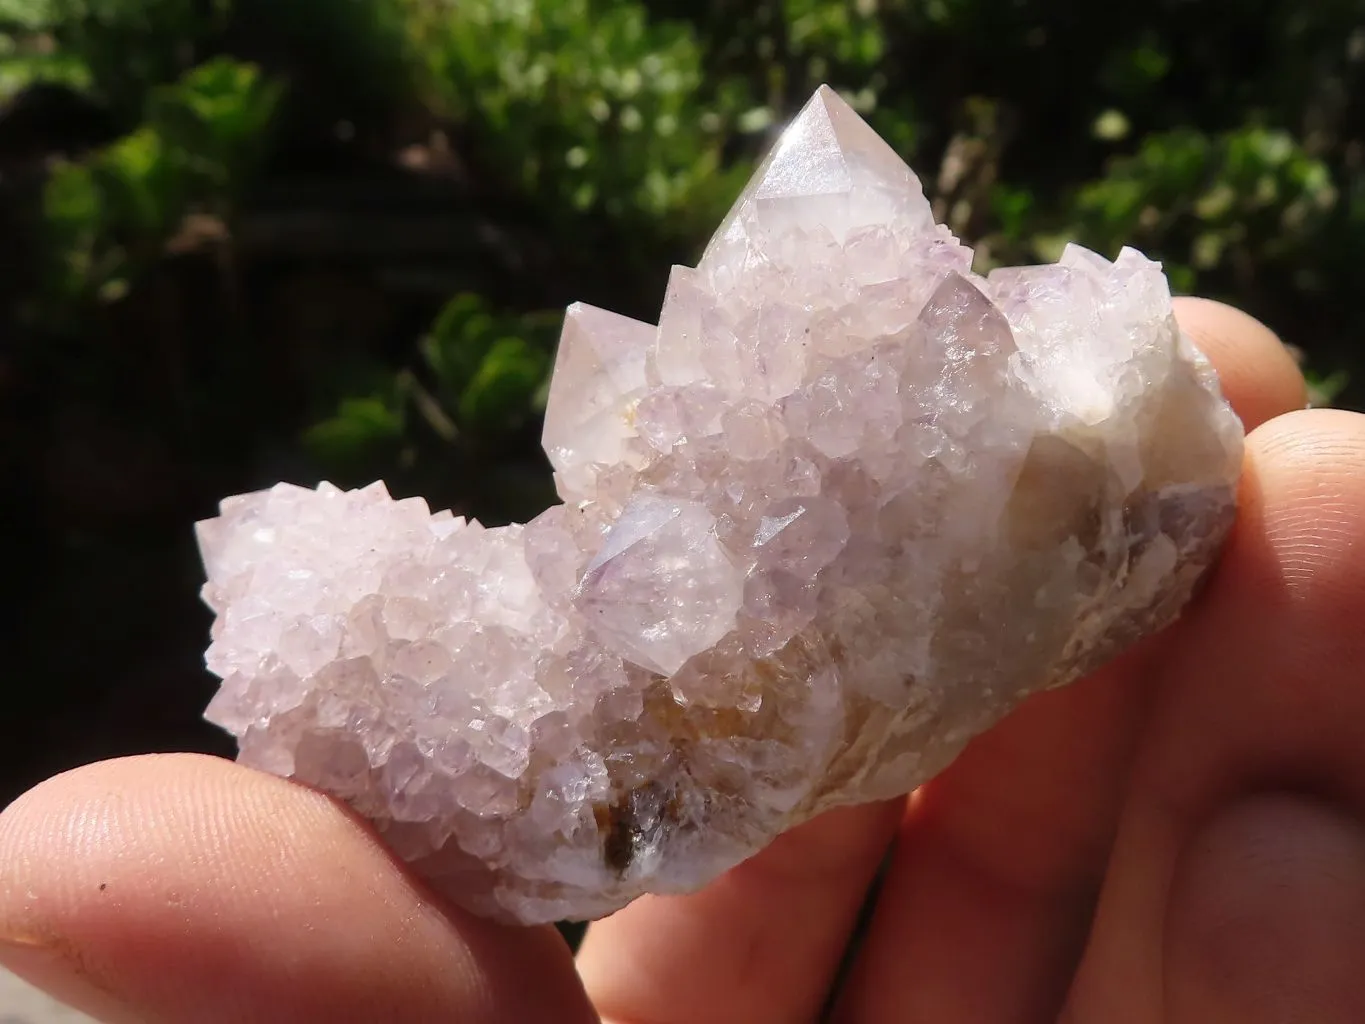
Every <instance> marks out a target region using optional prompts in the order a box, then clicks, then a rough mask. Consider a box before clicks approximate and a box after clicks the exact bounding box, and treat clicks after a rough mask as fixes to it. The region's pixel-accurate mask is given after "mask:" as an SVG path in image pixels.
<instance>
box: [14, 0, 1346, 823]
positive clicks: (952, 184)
mask: <svg viewBox="0 0 1365 1024" xmlns="http://www.w3.org/2000/svg"><path fill="white" fill-rule="evenodd" d="M1362 75H1365V2H1361V0H1317V2H1316V3H1313V4H1303V3H1297V2H1292V0H1243V2H1241V3H1238V4H1227V3H1217V2H1214V0H1149V2H1148V3H1144V4H1140V5H1134V4H1094V3H1092V2H1090V0H850V2H840V0H0V239H3V245H0V332H2V333H0V526H3V529H0V543H3V544H4V545H5V547H6V550H5V552H4V569H3V571H0V600H3V601H4V602H5V605H6V609H7V610H6V612H5V614H3V615H0V631H2V632H3V635H0V644H3V648H2V649H3V650H4V651H5V653H6V659H5V662H6V679H5V682H4V687H5V699H6V704H5V710H4V712H3V713H0V733H2V734H0V751H3V753H0V759H3V763H0V801H2V800H4V799H5V798H7V797H8V796H10V795H12V794H13V793H14V792H17V791H18V789H19V788H20V787H22V786H23V785H25V784H27V783H29V782H31V781H33V780H34V779H36V778H37V777H39V776H41V775H43V774H46V773H49V772H51V771H54V770H57V769H59V768H62V767H65V766H68V765H70V764H73V763H76V762H78V761H82V760H87V759H90V758H94V757H99V756H107V755H111V754H116V753H122V752H127V751H134V750H146V749H160V748H174V747H195V748H200V749H211V750H225V749H226V744H225V743H224V742H223V740H222V739H221V738H220V737H218V736H217V735H216V734H215V733H214V732H213V731H212V730H210V729H208V728H207V727H205V726H202V725H201V724H200V723H199V720H198V716H199V712H200V710H201V709H202V707H203V705H204V703H205V702H206V700H207V697H208V695H209V693H210V692H211V688H212V682H211V680H209V679H208V678H207V677H206V676H205V674H204V672H203V670H202V668H201V666H200V655H201V651H202V647H203V644H204V638H205V630H206V627H207V616H206V614H205V613H204V612H203V610H202V609H200V608H199V607H198V605H197V602H196V600H195V596H194V595H195V590H196V588H197V586H198V583H199V568H198V563H197V559H196V556H195V553H194V549H193V540H192V535H191V529H190V527H191V523H192V522H193V521H194V520H195V519H197V518H201V517H204V516H207V515H209V514H211V513H212V511H213V508H214V504H215V502H216V501H217V499H218V498H220V497H222V496H223V495H226V494H229V493H236V492H239V491H242V490H246V489H249V488H253V487H256V486H263V485H267V484H269V483H272V482H274V481H275V480H277V479H281V478H288V479H293V480H297V481H299V482H313V481H315V480H317V479H318V478H319V477H322V476H327V477H330V478H331V479H333V480H335V481H336V482H337V483H340V484H345V485H355V484H359V483H362V482H366V481H368V480H370V479H372V478H374V477H380V476H382V477H385V478H387V479H388V480H389V481H390V483H391V485H392V486H393V489H394V490H396V491H401V492H408V493H411V492H421V493H423V494H426V495H427V496H429V497H430V498H431V499H432V500H433V501H434V502H436V503H439V504H445V505H453V506H455V507H457V508H458V509H460V510H461V511H464V512H469V513H472V514H475V515H479V516H481V517H485V518H487V519H490V520H499V519H506V518H510V517H520V516H523V515H525V514H527V513H528V512H534V511H536V510H538V509H539V508H540V507H541V506H542V505H543V504H544V503H545V502H546V501H547V500H548V497H549V493H550V491H549V486H548V473H547V470H546V467H545V465H544V464H543V461H542V458H541V456H540V454H539V451H538V447H537V441H538V427H539V424H538V416H539V412H540V406H541V403H542V401H543V395H544V384H545V377H546V373H547V370H548V367H549V365H550V360H551V357H552V353H553V345H554V341H555V336H556V332H557V326H558V317H559V314H560V311H561V310H562V308H563V306H564V305H565V304H566V303H568V302H570V301H573V300H575V299H584V300H587V301H591V302H594V303H597V304H601V305H605V306H608V307H611V308H615V309H619V310H621V311H623V312H627V313H632V314H635V315H638V316H641V317H646V318H652V317H653V315H654V313H655V312H656V311H657V307H658V303H659V300H660V297H661V295H662V286H663V282H664V279H665V276H666V272H667V268H668V267H669V265H670V264H671V263H675V262H686V261H690V260H691V259H693V258H694V257H695V256H696V255H697V253H698V252H699V249H700V246H701V244H702V242H703V241H704V239H705V237H706V235H707V234H708V232H709V230H710V228H711V227H712V226H713V225H714V224H715V223H716V221H717V219H718V218H719V217H720V215H721V214H722V213H723V211H724V209H725V207H726V206H727V205H728V203H729V201H730V199H731V198H732V196H733V195H734V193H735V192H736V190H737V189H738V188H739V186H740V184H741V183H742V181H743V180H744V178H745V177H746V176H747V174H748V172H749V171H750V170H751V169H752V165H753V161H754V158H755V156H756V155H757V154H758V153H759V152H760V151H761V150H762V148H763V147H764V145H765V144H766V143H767V142H768V141H769V140H770V138H771V135H772V132H773V131H774V130H775V129H776V128H777V127H778V126H780V125H781V123H782V122H783V121H784V119H786V118H787V117H788V116H789V115H790V114H791V113H792V112H794V110H795V109H796V108H797V107H798V106H799V105H800V104H801V103H802V102H803V101H804V100H805V99H806V98H807V97H808V96H809V94H810V93H811V91H812V90H813V88H814V87H815V86H816V85H817V84H818V83H820V82H822V81H827V82H829V83H831V84H833V85H835V86H836V87H838V88H840V89H841V90H844V91H845V92H846V94H847V95H849V96H850V97H851V98H852V99H853V100H854V102H855V104H856V105H857V106H858V107H859V108H860V109H861V110H862V111H864V112H865V113H866V115H867V116H868V117H869V118H870V119H871V120H872V121H873V123H874V124H875V125H876V126H877V128H878V129H879V130H880V131H881V132H882V133H883V134H884V135H885V136H886V137H887V138H888V139H890V140H892V141H893V142H894V144H895V145H896V146H897V147H898V148H899V149H900V150H901V151H902V152H903V153H904V154H905V155H906V156H907V157H908V158H909V159H910V160H911V162H912V163H913V165H914V166H915V167H916V168H918V170H919V171H920V173H921V175H922V176H923V177H924V179H925V183H926V187H927V188H928V189H929V191H930V192H931V194H932V196H933V198H934V201H935V203H936V205H937V208H938V210H939V212H940V213H941V215H942V216H943V217H945V218H947V220H948V221H949V222H950V223H951V224H952V225H953V226H954V228H956V229H957V230H958V231H959V232H960V233H963V234H965V235H966V236H967V237H968V238H969V239H970V240H973V241H975V242H976V244H977V245H978V246H979V252H980V255H981V259H982V261H983V263H991V262H1018V261H1038V260H1046V259H1051V258H1053V257H1054V256H1055V255H1056V253H1057V252H1058V251H1059V249H1060V247H1061V245H1062V244H1063V243H1064V242H1065V241H1066V240H1068V239H1071V238H1076V239H1079V240H1081V241H1083V242H1084V243H1086V244H1088V245H1090V246H1092V247H1094V248H1097V249H1099V250H1100V251H1102V252H1107V253H1110V254H1112V253H1113V252H1114V251H1116V250H1117V248H1118V247H1119V246H1120V245H1121V244H1123V243H1125V242H1131V243H1133V244H1136V245H1138V246H1140V247H1142V248H1143V249H1145V250H1146V251H1148V252H1149V253H1150V254H1152V255H1154V256H1157V257H1159V258H1162V259H1164V260H1165V261H1166V263H1167V266H1168V268H1169V270H1170V272H1171V275H1172V278H1173V279H1174V281H1175V283H1176V284H1177V286H1178V287H1179V288H1180V289H1183V290H1187V291H1198V292H1202V293H1205V294H1209V295H1213V296H1217V297H1222V298H1226V299H1229V300H1231V301H1233V302H1235V303H1238V304H1240V305H1242V306H1244V307H1245V308H1247V309H1249V310H1250V311H1251V312H1253V313H1255V314H1257V315H1259V316H1261V317H1262V318H1264V319H1265V320H1266V321H1267V322H1269V323H1270V324H1271V325H1272V326H1274V327H1275V328H1276V329H1278V330H1279V331H1280V332H1281V333H1282V335H1283V336H1284V337H1285V338H1286V339H1288V340H1291V341H1293V342H1295V343H1297V344H1298V345H1300V346H1302V348H1303V349H1304V350H1306V352H1307V354H1308V356H1307V358H1308V365H1309V368H1310V370H1311V371H1312V373H1313V375H1314V380H1315V385H1316V388H1317V392H1318V397H1319V400H1321V401H1328V400H1331V399H1333V398H1335V399H1336V400H1337V401H1339V402H1342V403H1345V404H1348V405H1357V406H1358V405H1360V404H1361V402H1362V400H1363V399H1365V391H1362V389H1361V388H1360V386H1359V384H1358V382H1359V381H1360V379H1361V378H1359V377H1358V376H1353V371H1355V370H1357V369H1358V368H1360V366H1361V362H1362V356H1361V349H1360V346H1359V342H1358V340H1357V339H1358V338H1360V336H1361V330H1362V327H1365V303H1362V302H1361V300H1360V296H1361V294H1362V285H1365V280H1362V271H1361V268H1362V267H1363V266H1365V109H1363V108H1362V99H1363V98H1365V91H1362V88H1361V86H1362V84H1365V82H1363V81H1362Z"/></svg>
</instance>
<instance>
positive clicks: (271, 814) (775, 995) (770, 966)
mask: <svg viewBox="0 0 1365 1024" xmlns="http://www.w3.org/2000/svg"><path fill="white" fill-rule="evenodd" d="M1178 315H1179V317H1180V319H1181V321H1182V323H1183V324H1184V325H1185V327H1186V329H1187V330H1188V331H1189V332H1190V334H1191V335H1192V336H1193V337H1194V338H1195V340H1196V342H1197V343H1198V344H1200V346H1201V347H1202V348H1203V349H1204V350H1205V351H1206V352H1207V353H1208V354H1209V356H1210V357H1211V358H1212V359H1213V360H1214V362H1215V364H1216V365H1217V367H1218V369H1219V372H1220V376H1221V377H1222V380H1223V384H1224V389H1225V391H1226V392H1227V394H1228V395H1229V397H1230V398H1231V400H1232V402H1233V404H1234V405H1235V406H1236V407H1237V410H1238V412H1239V414H1240V415H1241V416H1242V418H1243V420H1244V421H1245V422H1246V424H1247V426H1248V429H1250V428H1253V427H1255V428H1257V429H1255V430H1254V432H1253V433H1252V434H1251V436H1250V439H1249V442H1248V452H1247V468H1246V474H1245V480H1244V483H1243V492H1242V508H1241V513H1240V517H1239V521H1238V524H1237V527H1236V529H1235V532H1234V535H1233V538H1232V540H1231V542H1230V544H1229V547H1228V549H1227V552H1226V554H1225V556H1224V559H1223V561H1222V563H1221V565H1220V567H1219V569H1218V571H1217V574H1216V576H1215V577H1214V579H1213V581H1212V582H1211V585H1210V586H1209V588H1208V589H1207V591H1206V592H1205V593H1204V594H1203V595H1202V597H1201V598H1200V599H1199V600H1198V602H1197V603H1196V604H1195V605H1194V606H1193V607H1192V608H1191V610H1190V611H1189V613H1188V614H1187V616H1186V617H1185V618H1184V619H1183V620H1182V621H1181V622H1180V623H1179V624H1177V625H1176V626H1175V627H1174V628H1172V629H1170V630H1168V631H1167V632H1165V633H1164V634H1162V635H1161V636H1159V637H1155V638H1153V639H1151V640H1150V641H1148V642H1146V643H1144V644H1143V645H1140V646H1139V648H1138V649H1136V650H1134V651H1132V652H1130V653H1129V654H1128V655H1126V656H1124V657H1123V658H1121V659H1120V660H1119V661H1118V662H1116V663H1115V664H1113V665H1111V666H1109V667H1108V668H1107V669H1105V670H1104V671H1102V672H1100V673H1098V674H1097V675H1095V676H1094V677H1092V678H1090V679H1088V680H1085V681H1084V682H1081V683H1078V684H1076V685H1075V686H1072V687H1069V688H1066V689H1063V690H1059V691H1055V692H1052V693H1048V694H1044V695H1041V696H1039V697H1036V698H1034V699H1032V700H1031V701H1029V702H1028V703H1026V704H1025V706H1024V707H1022V708H1021V709H1020V710H1019V711H1017V712H1016V713H1015V714H1014V715H1013V716H1011V717H1010V718H1009V719H1008V720H1007V721H1006V722H1004V723H1003V724H1002V725H1001V726H999V727H998V728H996V729H994V730H993V731H991V732H990V733H989V734H987V735H985V736H983V737H981V738H979V739H978V740H976V741H975V742H974V743H972V744H971V746H970V747H969V748H968V749H967V751H966V752H965V753H964V754H963V755H962V757H961V758H959V760H958V761H957V762H956V763H955V764H954V765H953V766H952V767H951V768H950V769H949V770H948V771H947V772H946V773H944V774H943V775H942V776H940V777H939V778H938V779H937V780H935V781H934V782H933V783H932V784H930V785H929V786H926V787H924V788H923V789H922V790H920V791H919V792H918V793H917V794H915V795H914V797H912V798H911V799H910V800H908V801H894V802H890V803H887V804H881V805H875V806H868V807H860V808H852V809H848V810H843V811H837V812H834V813H832V814H829V815H826V816H824V817H823V818H821V819H818V820H816V821H814V822H811V823H809V824H807V825H805V826H803V827H801V828H799V829H797V830H795V831H794V832H792V833H790V834H788V835H787V836H784V837H783V838H782V839H780V840H779V841H778V842H776V843H775V844H774V845H773V846H772V847H770V848H769V849H767V850H766V851H764V852H763V853H762V854H760V855H759V856H757V857H755V858H754V859H753V860H751V861H749V862H748V863H746V864H744V865H741V866H740V867H739V868H737V869H735V870H734V871H732V872H731V873H730V874H728V875H726V876H725V877H724V878H722V879H720V880H719V881H717V882H716V883H715V884H714V885H712V886H711V887H709V888H708V889H707V890H705V891H703V892H701V893H698V894H696V895H693V896H686V897H648V898H644V899H641V900H639V901H637V902H636V903H634V904H632V905H631V906H629V907H627V908H626V909H625V910H623V911H621V912H620V913H618V914H616V915H614V916H613V917H611V918H609V919H607V920H606V921H603V922H600V923H598V924H595V925H594V926H593V927H592V928H591V929H590V930H589V932H588V936H587V938H586V940H585V942H584V945H583V948H582V951H581V953H580V954H579V957H578V962H577V964H575V963H574V961H573V960H572V958H571V957H570V954H569V952H568V950H567V948H566V947H565V945H564V944H563V942H562V941H561V940H560V939H559V937H558V936H557V935H556V934H555V933H554V931H553V930H551V929H513V928H506V927H501V926H498V925H494V924H491V923H489V922H487V921H483V920H480V919H477V918H474V917H471V916H470V915H468V914H466V913H464V912H462V911H460V910H459V909H457V908H453V907H451V906H449V905H447V904H445V903H443V902H442V901H441V900H439V899H438V898H436V897H435V896H433V895H432V894H431V893H430V892H428V891H427V890H426V889H425V888H424V887H423V886H422V885H421V883H420V882H418V881H416V880H414V879H413V878H412V877H411V876H410V875H409V874H408V873H407V872H406V871H405V870H404V868H403V867H402V866H401V865H400V864H399V863H397V862H396V861H395V860H394V859H393V858H392V857H390V856H389V855H388V854H387V852H386V851H385V850H384V848H383V847H382V845H381V844H380V843H379V841H378V840H377V839H376V838H375V837H374V835H373V834H372V833H371V832H370V831H369V830H368V829H367V828H366V827H365V826H364V825H363V824H362V823H361V822H359V821H358V820H356V819H355V818H354V817H353V816H352V815H350V814H348V813H347V812H346V811H345V810H343V809H342V808H340V807H339V806H337V805H336V804H335V803H333V802H332V801H330V800H328V799H326V798H325V797H323V796H321V795H319V794H317V793H315V792H312V791H310V790H308V789H305V788H303V787H301V786H297V785H294V784H291V783H289V782H286V781H283V780H280V779H276V778H272V777H270V776H266V775H262V774H258V773H255V772H252V771H249V770H247V769H244V768H240V767H238V766H235V765H232V764H230V763H227V762H224V761H219V760H214V759H210V758H202V757H195V756H189V755H167V756H158V757H141V758H131V759H127V760H121V761H114V762H107V763H103V764H97V765H91V766H89V767H86V768H82V769H78V770H76V771H74V772H70V773H68V774H65V775H62V776H59V777H58V778H56V779H53V780H50V781H48V782H46V783H44V784H43V785H41V786H39V787H37V788H36V789H35V790H33V791H32V792H30V793H28V794H26V795H25V796H23V797H21V798H20V799H19V800H18V801H16V802H15V803H14V804H13V805H12V806H10V807H9V808H8V809H7V810H6V811H5V812H4V813H3V814H0V963H3V964H5V965H6V966H9V967H11V968H12V969H14V970H15V971H17V972H18V973H20V974H21V975H23V976H25V977H27V978H29V979H30V980H32V981H34V982H36V983H38V984H39V985H41V986H43V987H45V988H47V989H48V990H50V991H52V992H54V993H55V994H57V995H58V996H60V997H62V998H64V999H66V1000H68V1001H69V1002H72V1003H73V1004H76V1005H78V1006H80V1007H81V1008H83V1009H86V1010H87V1011H88V1012H90V1013H92V1014H94V1015H96V1016H98V1017H99V1018H100V1019H102V1020H106V1021H109V1022H111V1024H119V1022H125V1021H128V1022H132V1021H137V1022H174V1024H216V1022H232V1024H240V1022H259V1024H295V1022H310V1024H313V1022H323V1021H328V1022H330V1021H338V1022H350V1021H355V1022H376V1024H377V1022H385V1021H395V1022H404V1024H421V1022H424V1021H460V1022H479V1021H488V1022H493V1021H498V1022H508V1024H534V1022H537V1021H553V1022H556V1024H558V1022H574V1021H592V1020H596V1019H598V1015H600V1017H601V1018H602V1019H603V1020H605V1021H608V1022H612V1024H693V1022H707V1024H725V1022H737V1024H768V1022H772V1024H784V1022H788V1021H792V1022H797V1021H811V1020H815V1019H817V1018H818V1017H819V1015H820V1012H821V1008H822V1006H824V1005H825V1003H826V1001H827V996H828V991H829V988H830V986H831V984H832V981H833V979H834V977H835V975H836V972H837V969H838V967H839V964H840V961H841V959H842V956H843V953H844V949H845V946H846V945H847V942H848V938H849V935H850V932H851V930H852V928H853V925H854V921H855V919H856V917H857V914H858V910H859V907H860V905H861V904H862V902H863V898H864V895H865V893H866V891H867V888H868V886H869V884H870V883H871V881H872V879H873V877H874V874H875V873H876V870H877V867H878V865H879V864H880V863H881V862H882V860H883V857H884V855H885V854H886V851H887V849H888V846H890V845H891V844H894V846H892V847H891V854H890V859H889V867H888V870H887V872H886V875H885V880H884V883H883V885H882V887H881V890H880V893H879V897H878V901H877V905H876V909H875V912H874V914H873V916H872V919H871V922H870V925H869V927H868V929H867V932H866V935H865V937H864V940H863V942H862V944H861V946H860V948H859V950H858V952H857V956H856V958H855V959H854V961H853V963H852V965H851V969H850V970H849V972H848V974H847V977H846V980H845V983H844V985H843V989H842V991H841V994H840V997H839V999H838V1000H837V1007H836V1009H835V1011H834V1019H836V1020H839V1021H844V1022H850V1024H851V1022H857V1024H882V1022H898V1024H899V1022H908V1024H915V1022H921V1021H923V1022H929V1024H957V1022H963V1024H966V1022H971V1024H1006V1022H1009V1024H1014V1022H1021V1024H1023V1022H1035V1021H1037V1022H1045V1021H1046V1022H1050V1021H1054V1020H1057V1019H1058V1017H1059V1014H1060V1017H1061V1020H1063V1021H1065V1022H1066V1024H1157V1022H1163V1024H1187V1022H1188V1024H1220V1022H1223V1021H1228V1022H1233V1021H1235V1022H1237V1024H1257V1022H1260V1021H1265V1022H1270V1021H1276V1022H1278V1021H1285V1020H1312V1021H1314V1022H1316V1024H1334V1022H1337V1021H1343V1022H1344V1021H1358V1020H1365V979H1362V977H1361V976H1360V974H1359V965H1361V964H1365V742H1362V729H1365V671H1362V668H1361V666H1362V664H1365V629H1362V628H1361V626H1360V624H1361V623H1362V622H1365V472H1362V469H1365V419H1362V418H1361V417H1358V416H1355V415H1351V414H1346V413H1338V412H1303V411H1299V412H1292V411H1291V410H1295V409H1299V408H1300V407H1301V406H1302V405H1303V385H1302V381H1301V379H1300V378H1299V375H1298V372H1297V370H1295V368H1294V367H1293V364H1292V362H1291V360H1290V359H1289V358H1288V356H1287V355H1286V354H1285V352H1284V350H1283V348H1282V346H1280V344H1279V342H1278V341H1277V340H1276V339H1275V338H1274V337H1273V336H1271V335H1270V333H1269V332H1268V331H1266V330H1265V328H1263V327H1261V326H1260V325H1259V324H1256V323H1255V322H1254V321H1251V320H1249V319H1248V318H1246V317H1245V316H1243V315H1241V314H1239V313H1236V312H1234V311H1232V310H1229V309H1227V308H1225V307H1221V306H1217V305H1214V304H1211V303H1205V302H1200V301H1197V300H1182V301H1181V302H1180V303H1178Z"/></svg>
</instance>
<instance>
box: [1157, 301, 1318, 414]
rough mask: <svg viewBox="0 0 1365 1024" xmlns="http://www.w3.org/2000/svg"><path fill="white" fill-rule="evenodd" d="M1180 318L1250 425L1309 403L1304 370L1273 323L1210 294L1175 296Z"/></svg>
mask: <svg viewBox="0 0 1365 1024" xmlns="http://www.w3.org/2000/svg"><path fill="white" fill-rule="evenodd" d="M1175 313H1176V318H1177V319H1178V320H1179V321H1180V326H1181V329H1183V330H1184V332H1185V333H1186V334H1187V335H1189V337H1190V340H1192V341H1193V342H1194V343H1195V345H1196V346H1198V348H1199V350H1200V351H1201V352H1203V353H1204V354H1205V355H1206V356H1208V357H1209V359H1210V360H1211V361H1212V362H1213V365H1214V366H1215V367H1216V368H1217V370H1218V383H1219V384H1221V385H1222V388H1223V394H1224V395H1226V396H1227V399H1228V401H1229V402H1231V403H1232V407H1233V408H1234V409H1236V410H1237V415H1238V416H1240V417H1241V419H1242V423H1243V424H1244V425H1245V426H1246V429H1247V430H1253V429H1255V428H1256V427H1258V426H1260V425H1261V424H1262V423H1264V422H1266V421H1267V420H1271V419H1274V418H1275V417H1276V416H1279V415H1280V414H1282V413H1286V412H1290V411H1292V410H1295V409H1302V408H1304V406H1305V405H1307V404H1308V393H1307V390H1306V389H1305V386H1304V381H1303V374H1302V373H1300V372H1299V368H1298V364H1297V363H1295V361H1294V357H1293V356H1292V355H1290V353H1289V349H1288V348H1286V347H1285V345H1284V343H1283V342H1282V341H1280V339H1279V338H1278V337H1276V335H1275V334H1274V332H1273V331H1271V330H1270V328H1268V327H1266V326H1265V325H1264V324H1262V323H1261V322H1260V321H1259V320H1256V319H1253V318H1252V317H1249V316H1247V315H1246V314H1245V313H1243V312H1242V311H1241V310H1240V309H1233V308H1232V307H1231V306H1225V305H1223V304H1222V303H1221V302H1213V301H1212V300H1210V299H1195V298H1179V299H1176V300H1175Z"/></svg>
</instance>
